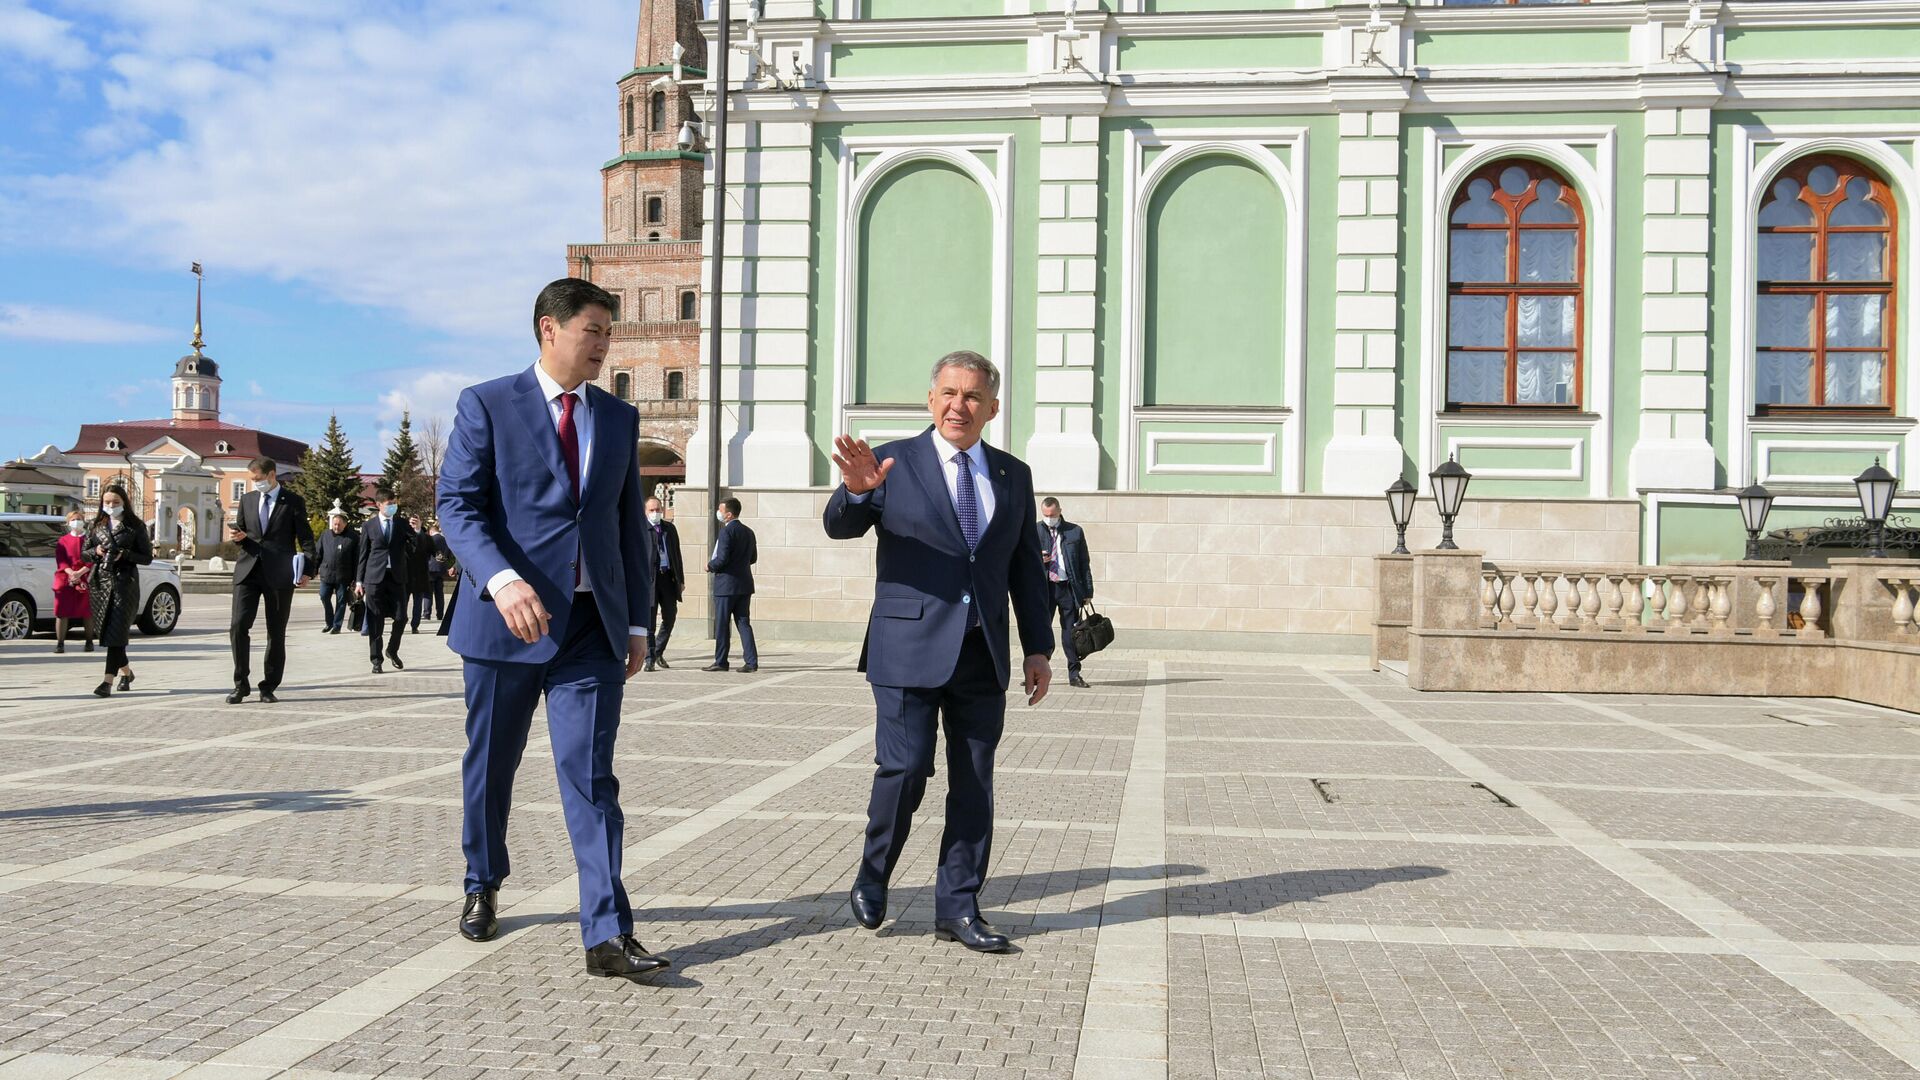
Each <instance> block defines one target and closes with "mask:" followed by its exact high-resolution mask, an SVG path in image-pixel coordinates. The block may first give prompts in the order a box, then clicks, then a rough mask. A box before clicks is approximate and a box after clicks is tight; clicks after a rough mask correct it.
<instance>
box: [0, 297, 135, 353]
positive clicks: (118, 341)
mask: <svg viewBox="0 0 1920 1080" xmlns="http://www.w3.org/2000/svg"><path fill="white" fill-rule="evenodd" d="M172 336H173V332H172V331H169V330H166V329H165V328H163V327H158V326H148V325H146V324H145V323H135V322H123V321H121V320H119V319H109V318H105V317H103V316H101V315H100V314H98V313H96V312H93V311H87V310H83V309H80V308H63V307H51V306H47V305H42V304H0V338H11V339H13V340H16V341H52V342H58V343H60V344H63V345H128V344H137V343H139V342H145V341H164V340H166V339H167V338H169V337H172Z"/></svg>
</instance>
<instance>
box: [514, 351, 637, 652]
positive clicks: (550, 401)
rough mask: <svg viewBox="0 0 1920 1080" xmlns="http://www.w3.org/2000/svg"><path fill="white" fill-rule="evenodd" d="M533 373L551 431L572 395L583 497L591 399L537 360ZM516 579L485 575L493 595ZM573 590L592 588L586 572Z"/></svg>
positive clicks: (633, 632) (633, 631)
mask: <svg viewBox="0 0 1920 1080" xmlns="http://www.w3.org/2000/svg"><path fill="white" fill-rule="evenodd" d="M533 377H534V379H535V380H536V381H538V382H539V383H540V394H541V396H542V397H544V398H546V401H547V416H548V418H549V419H551V420H552V421H553V429H554V432H555V434H558V433H559V431H560V411H561V406H560V397H561V395H563V394H569V393H570V394H572V395H573V396H574V398H575V401H574V405H573V434H574V438H575V439H576V440H578V442H579V443H580V494H581V497H582V498H584V497H585V496H586V493H587V468H588V463H589V462H591V461H592V460H593V404H592V401H591V399H589V398H588V397H587V387H586V384H585V383H581V384H580V385H579V386H576V387H574V388H573V389H572V390H568V389H567V388H566V387H564V386H561V385H560V384H559V383H558V382H556V381H555V380H554V378H553V376H551V375H549V374H547V369H546V368H543V367H541V366H540V364H539V363H538V362H537V361H536V362H535V363H534V365H533ZM575 558H576V559H579V560H581V561H584V560H585V553H584V552H581V553H578V554H576V556H575ZM519 580H521V577H520V573H519V571H517V570H514V569H513V568H512V567H508V568H507V569H505V570H502V571H500V572H499V573H497V574H495V575H493V577H492V578H490V579H488V581H487V592H488V593H490V594H492V595H494V596H499V595H500V590H501V589H504V588H506V587H507V586H508V585H511V584H513V583H514V582H516V581H519ZM573 591H574V592H577V593H583V592H592V591H593V586H592V584H590V583H589V582H588V580H587V575H586V574H585V573H584V572H583V573H582V574H581V575H580V584H578V585H575V586H574V587H573ZM627 636H628V637H646V636H647V628H646V627H644V626H629V627H627Z"/></svg>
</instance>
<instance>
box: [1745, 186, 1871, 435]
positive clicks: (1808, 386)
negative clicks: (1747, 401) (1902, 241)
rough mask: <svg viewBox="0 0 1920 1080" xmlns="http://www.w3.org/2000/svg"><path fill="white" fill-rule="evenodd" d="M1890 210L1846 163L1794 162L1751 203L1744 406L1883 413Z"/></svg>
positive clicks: (1763, 409) (1764, 409) (1760, 409)
mask: <svg viewBox="0 0 1920 1080" xmlns="http://www.w3.org/2000/svg"><path fill="white" fill-rule="evenodd" d="M1894 215H1895V207H1894V201H1893V193H1892V191H1890V190H1889V189H1888V187H1887V182H1886V181H1885V180H1883V179H1881V178H1880V176H1879V175H1878V174H1877V173H1875V172H1874V171H1873V170H1872V169H1869V168H1868V167H1867V166H1865V165H1864V164H1862V163H1860V162H1858V161H1855V160H1854V159H1852V158H1848V157H1840V156H1838V155H1834V154H1817V155H1814V156H1812V157H1806V158H1802V159H1801V160H1799V161H1796V162H1794V163H1793V164H1792V165H1791V166H1789V167H1788V168H1787V170H1786V171H1785V172H1782V173H1781V174H1780V176H1779V178H1778V179H1776V180H1775V181H1774V182H1773V187H1772V188H1771V189H1770V190H1769V191H1768V192H1767V194H1766V197H1765V199H1763V200H1762V201H1761V203H1760V236H1759V251H1760V258H1759V266H1758V269H1757V270H1756V272H1755V278H1756V281H1755V282H1754V288H1755V291H1756V292H1757V294H1758V296H1757V304H1756V317H1755V323H1756V328H1757V330H1758V335H1757V342H1758V344H1757V346H1756V349H1755V352H1756V353H1757V356H1756V358H1755V364H1754V368H1755V373H1756V374H1755V379H1754V395H1753V399H1754V403H1755V405H1756V406H1757V407H1758V409H1759V411H1761V412H1763V413H1764V412H1768V411H1772V410H1774V409H1786V410H1792V409H1794V408H1796V407H1798V408H1844V409H1888V408H1891V407H1892V404H1893V368H1892V365H1891V360H1892V356H1893V351H1892V350H1893V342H1894V295H1895V289H1894V280H1893V278H1894V274H1895V272H1896V271H1895V269H1894V268H1895V267H1896V266H1897V265H1898V262H1897V258H1896V257H1897V254H1898V253H1897V251H1896V250H1895V235H1896V233H1895V224H1896V222H1895V220H1894Z"/></svg>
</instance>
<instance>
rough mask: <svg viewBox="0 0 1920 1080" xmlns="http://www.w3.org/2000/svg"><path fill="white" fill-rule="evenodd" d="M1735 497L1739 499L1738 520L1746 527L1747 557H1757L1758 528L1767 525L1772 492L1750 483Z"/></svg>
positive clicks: (1758, 551) (1758, 543) (1758, 548)
mask: <svg viewBox="0 0 1920 1080" xmlns="http://www.w3.org/2000/svg"><path fill="white" fill-rule="evenodd" d="M1735 497H1736V498H1738V499H1739V500H1740V521H1741V523H1742V524H1744V525H1746V527H1747V558H1749V559H1757V558H1759V557H1760V530H1761V529H1764V528H1766V527H1767V513H1768V511H1770V510H1772V509H1773V492H1771V491H1768V490H1767V489H1766V488H1763V487H1761V486H1760V485H1759V484H1752V485H1749V486H1748V487H1747V488H1746V490H1744V491H1742V492H1741V493H1740V494H1739V495H1737V496H1735Z"/></svg>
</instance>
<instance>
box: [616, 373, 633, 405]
mask: <svg viewBox="0 0 1920 1080" xmlns="http://www.w3.org/2000/svg"><path fill="white" fill-rule="evenodd" d="M613 396H614V397H617V398H619V399H620V400H621V401H629V400H632V398H633V376H631V375H629V374H627V373H626V372H624V371H621V372H617V373H615V374H614V376H613Z"/></svg>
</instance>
